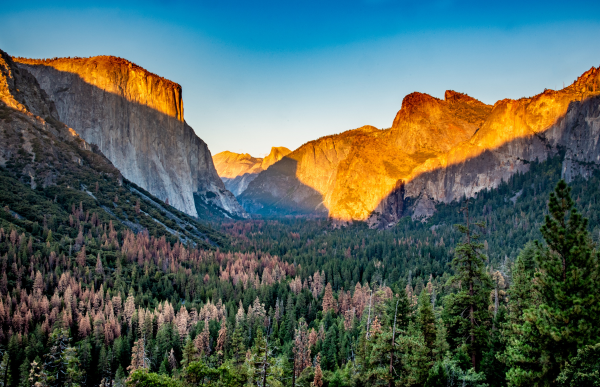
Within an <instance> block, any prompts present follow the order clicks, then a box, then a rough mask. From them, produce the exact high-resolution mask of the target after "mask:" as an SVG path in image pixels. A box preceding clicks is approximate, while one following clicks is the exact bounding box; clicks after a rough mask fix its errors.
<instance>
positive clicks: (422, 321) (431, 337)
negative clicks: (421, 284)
mask: <svg viewBox="0 0 600 387" xmlns="http://www.w3.org/2000/svg"><path fill="white" fill-rule="evenodd" d="M417 326H418V328H419V329H420V330H421V333H422V334H423V339H424V340H425V345H426V346H427V348H428V356H429V358H430V359H432V360H433V357H434V352H435V345H436V336H437V329H436V326H435V315H434V314H433V308H432V307H431V302H430V297H429V295H428V294H427V292H426V291H425V289H423V291H422V292H421V295H420V296H419V307H418V309H417Z"/></svg>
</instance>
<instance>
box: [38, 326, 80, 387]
mask: <svg viewBox="0 0 600 387" xmlns="http://www.w3.org/2000/svg"><path fill="white" fill-rule="evenodd" d="M70 342H71V338H70V337H69V335H68V332H67V330H65V329H63V330H58V329H57V330H55V331H54V332H53V333H52V335H51V336H50V351H49V352H48V353H47V354H46V355H45V356H44V358H45V361H44V364H43V367H42V368H43V373H44V374H45V375H46V377H47V379H46V383H47V385H48V386H77V385H79V382H80V381H81V379H82V377H83V372H82V370H81V364H80V362H79V358H78V357H77V350H76V349H75V348H73V347H71V346H70V345H69V344H70Z"/></svg>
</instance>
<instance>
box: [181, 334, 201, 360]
mask: <svg viewBox="0 0 600 387" xmlns="http://www.w3.org/2000/svg"><path fill="white" fill-rule="evenodd" d="M197 357H198V350H197V349H196V346H195V345H194V343H193V342H192V340H191V339H190V338H189V337H188V339H187V341H186V343H185V347H183V358H182V359H181V365H182V366H184V367H187V366H189V365H190V363H191V362H193V361H195V360H196V358H197Z"/></svg>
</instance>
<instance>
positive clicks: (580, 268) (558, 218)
mask: <svg viewBox="0 0 600 387" xmlns="http://www.w3.org/2000/svg"><path fill="white" fill-rule="evenodd" d="M570 192H571V188H570V187H568V186H567V184H566V183H565V182H564V181H562V180H561V181H560V182H559V183H558V184H557V186H556V189H555V192H553V193H551V194H550V199H549V202H548V208H549V214H548V215H547V216H546V219H545V222H544V224H543V225H542V227H541V229H540V231H541V233H542V235H543V237H544V240H545V241H546V245H545V246H544V245H542V244H540V243H537V244H536V250H537V251H536V263H537V265H538V266H539V271H538V272H537V273H536V275H535V284H534V289H535V291H536V292H537V293H539V298H540V303H539V306H532V305H530V306H529V307H528V308H527V309H526V310H525V311H524V312H523V319H524V322H523V324H522V326H521V328H520V329H519V333H521V334H522V335H523V339H521V342H522V343H523V345H521V346H518V345H516V346H514V350H513V351H512V352H511V353H509V357H510V359H511V361H512V363H513V364H514V365H513V367H511V369H510V370H509V372H508V375H507V377H508V379H509V382H510V383H511V384H512V385H540V386H541V385H548V384H552V383H554V382H555V381H556V378H557V377H558V375H559V373H560V372H561V370H562V369H564V368H565V366H566V365H567V363H568V361H569V360H570V359H571V358H573V357H575V356H576V355H577V350H578V349H579V348H583V347H584V346H586V345H591V344H596V343H597V342H598V341H599V340H600V324H598V321H600V293H599V292H598V288H597V284H598V280H599V279H600V278H599V268H598V259H597V254H596V253H595V252H592V248H591V242H590V239H589V235H588V231H587V224H588V221H587V219H585V218H583V217H582V216H581V214H579V212H578V211H577V210H576V209H575V208H574V202H573V199H572V198H571V195H570ZM520 348H524V349H525V350H527V349H529V351H528V353H529V354H530V357H529V358H527V359H524V360H526V361H522V362H523V363H534V365H536V366H537V367H535V368H533V369H527V368H525V367H521V366H520V364H519V363H520V362H521V361H520V360H523V359H522V358H523V352H525V351H519V349H520ZM530 348H531V349H530ZM532 349H533V350H532Z"/></svg>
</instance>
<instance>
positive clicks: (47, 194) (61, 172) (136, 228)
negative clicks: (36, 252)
mask: <svg viewBox="0 0 600 387" xmlns="http://www.w3.org/2000/svg"><path fill="white" fill-rule="evenodd" d="M0 183H2V185H3V188H2V190H0V203H2V206H3V207H4V209H3V214H4V215H3V216H7V214H10V217H11V218H12V222H14V223H16V224H17V226H18V227H20V228H22V229H23V230H26V231H28V232H32V233H34V234H37V233H40V234H42V228H43V236H44V239H45V238H48V240H51V239H52V238H53V237H49V236H48V233H49V232H51V233H53V234H54V237H56V238H59V237H62V236H70V237H71V238H75V237H77V239H80V238H82V239H84V236H83V235H81V237H79V236H77V235H68V234H67V235H65V233H66V232H67V231H65V230H66V229H65V228H64V227H63V226H61V224H63V223H66V222H68V223H69V224H70V226H71V227H73V224H78V223H79V222H81V223H84V222H87V223H89V222H91V223H92V224H93V225H94V226H96V227H98V225H99V224H101V223H103V222H104V223H105V224H109V223H110V225H111V228H114V229H111V230H104V231H105V232H106V234H108V235H106V237H107V238H109V239H112V238H114V235H113V234H112V233H115V234H116V232H119V231H124V230H127V229H129V230H131V231H133V232H134V233H140V232H147V233H149V235H153V236H161V235H169V238H170V239H171V240H172V241H173V242H175V241H177V240H179V241H180V242H182V243H186V244H187V243H188V242H191V243H192V244H196V245H204V246H205V247H209V246H211V245H215V244H222V243H223V241H224V238H223V236H222V235H220V234H219V233H217V232H215V231H214V230H212V229H211V228H209V227H207V226H205V225H203V224H201V223H199V222H197V221H196V220H195V219H193V218H191V217H190V216H188V215H186V214H184V213H182V212H180V211H178V210H177V209H175V208H173V207H172V206H168V205H165V204H164V203H163V202H162V201H161V200H159V199H157V198H155V197H153V196H152V195H151V194H150V193H148V192H146V191H145V190H144V189H142V188H141V187H139V186H137V185H135V184H134V183H131V182H130V181H128V180H127V179H126V178H124V177H123V176H122V174H121V173H120V172H119V170H118V169H117V168H115V167H114V166H113V165H112V163H111V162H110V161H109V160H108V159H107V158H106V157H105V156H104V155H103V154H102V152H101V151H100V149H99V148H98V146H96V145H94V144H90V143H88V142H86V141H85V140H83V139H82V138H81V137H80V136H79V135H78V134H77V133H76V132H75V131H74V130H73V129H71V128H69V127H68V126H67V125H65V124H64V123H63V122H61V121H60V120H59V116H58V112H57V109H56V107H55V104H54V102H53V101H52V100H51V99H50V98H49V96H48V95H47V94H46V92H45V91H44V90H43V89H41V88H40V86H39V84H38V82H37V80H36V78H35V77H34V76H33V75H32V74H30V73H29V72H28V71H27V70H25V69H23V68H20V67H18V66H17V65H16V64H15V63H14V62H13V60H12V59H11V57H10V56H9V55H7V54H6V53H5V52H3V51H1V50H0ZM2 222H3V220H2V219H0V223H2ZM11 224H12V223H11ZM11 227H12V226H11ZM7 229H10V228H7ZM76 229H77V227H75V230H76ZM17 231H19V232H21V231H22V230H21V229H18V230H17ZM101 233H102V232H101ZM84 234H85V233H84ZM50 235H52V234H50Z"/></svg>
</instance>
